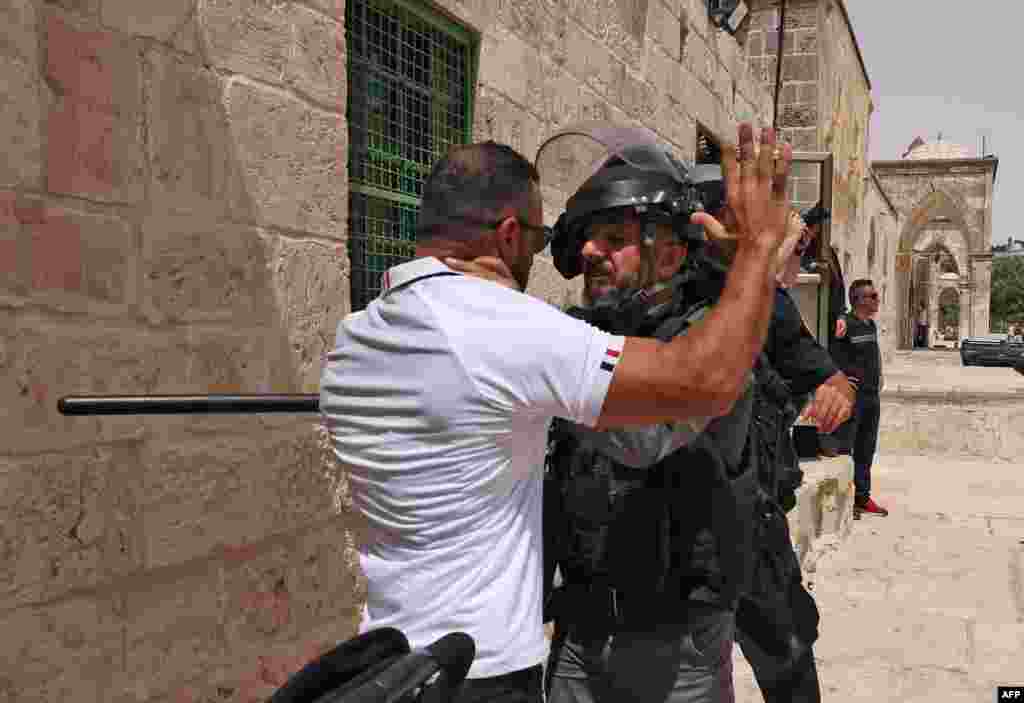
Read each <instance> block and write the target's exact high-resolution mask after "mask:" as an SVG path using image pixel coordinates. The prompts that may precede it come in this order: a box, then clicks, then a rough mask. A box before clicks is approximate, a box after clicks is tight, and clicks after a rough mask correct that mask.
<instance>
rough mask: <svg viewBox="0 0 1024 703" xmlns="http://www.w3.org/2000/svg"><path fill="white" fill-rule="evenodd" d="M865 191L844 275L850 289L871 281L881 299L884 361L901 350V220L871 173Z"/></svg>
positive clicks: (880, 310)
mask: <svg viewBox="0 0 1024 703" xmlns="http://www.w3.org/2000/svg"><path fill="white" fill-rule="evenodd" d="M865 190H866V193H865V196H864V204H863V207H862V208H861V209H860V217H859V220H860V223H859V225H858V228H857V235H856V239H855V242H856V243H855V244H854V245H853V246H851V247H849V248H848V250H847V252H846V253H848V254H850V262H851V265H850V266H848V267H847V270H844V271H843V274H844V277H845V279H846V284H847V286H849V284H850V283H852V282H853V281H855V280H856V279H858V278H869V279H871V280H872V281H874V282H875V287H876V288H877V289H878V292H879V294H880V295H881V297H882V299H881V303H880V308H879V311H878V317H877V318H876V322H877V323H878V329H879V335H880V337H879V344H880V346H881V348H882V356H883V361H885V360H888V359H889V358H891V357H892V354H893V352H894V351H896V349H897V348H899V338H900V334H899V333H900V327H899V325H900V319H899V311H900V307H899V302H898V301H899V300H900V296H899V295H898V292H897V290H896V287H895V285H894V278H895V261H896V248H897V245H898V240H899V228H900V216H899V211H898V210H896V209H895V208H894V207H893V206H892V204H891V202H890V201H889V200H888V198H887V197H886V195H885V193H884V192H883V191H882V189H881V188H880V187H879V184H878V182H877V180H876V179H875V178H874V176H873V175H872V174H871V172H870V171H869V172H868V176H867V178H866V181H865Z"/></svg>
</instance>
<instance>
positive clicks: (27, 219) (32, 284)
mask: <svg viewBox="0 0 1024 703" xmlns="http://www.w3.org/2000/svg"><path fill="white" fill-rule="evenodd" d="M3 201H4V202H5V203H6V205H5V209H6V211H7V213H6V217H4V218H3V220H0V229H3V230H4V231H5V234H4V240H5V241H6V242H8V244H7V246H8V248H9V250H11V251H13V252H14V258H13V259H11V260H9V261H8V262H7V268H8V270H9V275H8V276H5V277H4V280H3V282H2V283H0V290H4V291H6V292H9V293H11V294H13V295H16V296H19V297H26V298H31V299H32V300H33V301H35V302H38V303H41V304H43V305H45V306H47V307H50V308H53V309H57V310H60V311H61V312H86V311H88V312H90V313H94V314H100V315H119V314H121V315H123V314H124V313H125V312H127V311H129V310H130V309H131V308H132V307H133V306H134V304H135V301H136V288H137V286H136V281H135V273H136V270H137V268H136V266H137V258H138V257H137V253H136V247H135V239H134V233H133V231H132V228H131V226H130V225H128V224H127V223H125V222H123V221H121V220H119V219H116V218H113V217H107V216H102V215H95V214H90V213H82V212H74V211H71V210H68V209H65V208H58V207H54V206H51V205H48V204H46V203H45V201H42V200H37V199H34V198H28V197H21V198H19V197H15V196H14V195H13V194H6V195H5V197H3Z"/></svg>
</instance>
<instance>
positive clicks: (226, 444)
mask: <svg viewBox="0 0 1024 703" xmlns="http://www.w3.org/2000/svg"><path fill="white" fill-rule="evenodd" d="M178 4H179V5H180V4H181V3H178ZM110 5H111V6H118V2H112V3H110ZM310 5H311V7H310V8H304V7H297V6H296V7H290V8H288V9H287V10H281V8H277V9H275V8H262V9H260V8H250V9H248V10H246V11H245V12H246V13H248V14H246V15H245V16H244V17H241V18H240V17H239V16H238V15H239V13H240V12H241V11H240V10H239V9H238V8H237V7H235V6H234V5H233V4H230V3H222V2H216V1H215V2H207V3H202V4H201V5H200V6H201V7H202V8H203V9H202V10H201V11H198V10H196V9H195V8H193V9H192V10H188V8H183V9H182V11H181V12H180V13H179V16H178V17H173V18H168V17H167V15H169V14H173V13H172V12H163V13H157V12H154V13H151V14H152V15H153V16H152V17H151V18H150V19H149V20H145V21H144V20H143V19H141V18H143V17H144V16H145V15H146V13H145V12H111V15H110V16H109V17H108V16H106V15H105V16H104V17H103V18H102V19H103V23H104V24H102V25H101V24H100V22H99V19H100V18H98V17H94V16H90V15H89V14H88V11H87V10H83V11H82V12H81V13H74V12H70V11H65V10H63V9H61V8H59V7H56V6H50V5H47V6H45V7H43V8H40V9H37V8H36V5H34V4H30V3H29V2H27V1H26V2H21V3H19V2H14V3H12V4H11V7H12V8H15V9H13V10H12V9H8V10H5V11H0V14H3V13H4V12H6V13H7V15H8V17H7V19H8V20H9V21H7V22H6V26H5V28H4V29H2V30H0V33H3V34H4V36H8V37H9V38H10V41H9V42H7V43H3V42H0V60H4V61H7V62H8V63H10V64H12V65H16V66H17V68H18V70H17V71H14V72H11V73H9V74H8V75H12V76H13V75H20V76H28V77H29V78H26V79H25V80H24V82H23V83H21V82H18V81H20V79H18V81H15V83H16V85H15V83H12V85H14V86H15V87H14V88H12V90H15V91H20V93H19V94H16V95H14V96H13V98H12V104H15V103H16V104H17V105H18V107H17V111H16V112H13V113H12V111H11V110H9V109H8V107H6V106H3V107H0V129H3V130H4V131H5V132H9V133H10V132H15V133H14V134H13V135H12V138H13V141H12V143H14V144H16V145H18V148H15V149H13V151H12V153H13V154H15V155H17V156H18V158H20V159H21V160H22V161H21V162H14V161H11V160H9V161H8V163H7V165H5V166H0V188H2V189H0V232H2V233H3V235H2V236H0V267H2V268H3V269H4V275H3V278H2V279H0V320H2V322H3V330H5V332H4V333H3V335H2V336H0V378H2V379H3V381H4V384H5V385H6V387H7V393H6V397H5V402H4V403H3V405H2V407H0V421H2V422H3V423H4V426H5V427H6V428H7V432H5V442H4V445H3V447H2V449H0V480H2V482H3V488H4V490H3V491H0V495H2V496H3V497H2V498H0V555H2V557H3V558H2V559H0V625H2V626H3V627H4V631H5V632H6V633H7V635H6V636H5V638H4V641H3V643H0V693H8V695H12V696H13V697H14V699H15V700H45V701H62V700H76V701H107V700H129V699H131V700H137V701H148V700H155V699H160V700H174V701H189V700H191V701H200V700H202V701H207V700H217V701H255V700H263V699H264V698H265V697H266V695H267V694H268V693H269V692H270V691H271V690H273V689H274V688H275V687H276V686H277V685H279V684H280V683H282V682H283V681H284V680H285V678H286V677H287V675H288V674H289V673H291V672H292V671H294V670H295V669H297V668H298V667H299V666H301V665H302V663H304V662H305V661H306V660H308V659H309V658H311V657H313V656H315V655H316V654H318V653H319V652H320V651H322V650H323V649H324V648H325V647H328V646H333V644H334V643H335V642H336V641H338V640H340V639H344V638H346V637H349V636H351V635H352V634H353V633H354V631H355V627H356V624H357V618H358V609H359V607H360V606H361V602H362V600H363V585H362V579H361V577H360V576H359V574H358V573H357V572H358V569H357V566H356V558H355V553H354V549H353V544H354V542H353V539H354V537H353V528H354V526H355V523H354V521H353V517H352V514H351V512H350V509H349V505H348V495H347V487H346V481H345V476H344V472H343V471H342V469H341V468H340V467H339V466H337V465H336V464H335V463H334V462H333V457H332V456H331V453H330V448H329V443H328V442H327V440H326V437H325V436H324V435H323V433H322V431H321V430H320V428H319V423H318V422H317V421H316V418H315V417H299V416H231V417H202V416H169V417H152V418H147V417H121V418H68V417H63V416H61V415H59V414H58V413H57V411H56V402H57V399H58V398H59V397H61V396H63V395H70V394H120V393H124V394H141V393H146V394H174V393H221V392H314V391H315V388H316V387H317V385H318V381H319V374H320V367H321V358H322V355H323V354H324V353H325V352H326V350H327V348H328V347H329V345H330V343H331V340H332V339H333V336H334V330H335V328H336V325H337V323H338V321H339V320H340V318H341V316H342V315H343V314H344V313H345V312H347V310H348V300H349V288H348V286H349V278H348V270H347V269H348V260H347V255H346V253H345V250H344V231H343V229H344V220H345V217H346V212H347V197H346V193H345V183H346V180H347V175H346V165H345V162H344V155H345V154H346V151H347V150H346V148H345V140H346V133H345V128H344V80H343V78H344V76H343V75H338V74H337V73H335V72H336V71H338V70H339V69H338V66H339V64H340V61H341V60H343V52H344V42H343V41H341V42H339V41H338V40H337V37H338V35H339V33H341V31H342V30H341V25H340V24H339V23H338V22H337V21H335V20H334V19H332V18H331V17H330V16H329V14H328V13H329V12H330V10H329V9H328V6H327V5H324V8H325V9H323V10H322V11H315V10H314V9H312V8H313V7H316V6H317V5H318V3H316V2H312V3H310ZM83 7H84V5H83ZM126 7H127V6H126ZM106 8H107V4H105V5H104V9H105V10H106ZM259 13H265V14H266V17H263V18H259V17H255V16H254V15H257V14H259ZM261 19H262V20H265V22H264V24H262V25H260V24H259V20H261ZM171 20H173V21H171ZM240 21H241V22H242V23H243V24H246V26H247V27H248V29H250V30H251V29H252V28H253V26H257V25H259V27H260V30H261V31H262V32H263V34H262V35H260V36H257V37H256V39H254V38H253V35H252V34H251V33H250V34H246V33H245V32H239V22H240ZM137 22H138V23H140V24H134V23H137ZM111 25H123V26H115V27H114V29H111ZM37 28H38V31H37ZM341 36H343V34H342V35H341ZM294 37H297V38H298V39H294ZM304 51H305V52H307V53H306V54H303V52H304ZM313 51H325V52H329V51H335V52H338V51H340V52H342V57H341V59H340V60H339V61H333V62H331V61H328V62H326V64H325V63H324V62H316V61H313V60H312V59H311V57H310V56H309V55H308V54H309V53H310V52H313ZM278 64H280V65H278ZM340 65H342V66H343V64H340ZM325 66H326V68H325ZM211 67H215V68H211ZM271 74H273V75H271ZM282 76H283V78H282ZM267 81H270V82H274V81H276V82H278V83H279V85H277V86H275V87H270V86H268V85H267ZM339 83H340V84H341V86H340V87H339V85H338V84H339ZM26 144H27V145H28V146H27V147H26V146H24V145H26ZM32 145H35V146H32ZM339 184H340V185H339ZM0 697H3V696H0ZM165 697H166V698H165Z"/></svg>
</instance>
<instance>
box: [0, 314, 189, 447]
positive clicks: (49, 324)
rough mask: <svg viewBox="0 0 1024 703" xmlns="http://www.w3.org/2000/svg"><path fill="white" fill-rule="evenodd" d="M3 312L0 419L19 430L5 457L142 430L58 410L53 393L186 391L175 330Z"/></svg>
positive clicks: (136, 423) (185, 360)
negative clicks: (3, 395) (3, 397)
mask: <svg viewBox="0 0 1024 703" xmlns="http://www.w3.org/2000/svg"><path fill="white" fill-rule="evenodd" d="M4 317H5V318H6V319H5V320H4V322H5V324H4V325H3V327H2V329H3V333H2V337H0V340H2V341H0V349H2V353H0V379H2V382H3V384H4V385H5V386H6V387H7V388H8V390H9V392H8V394H7V397H8V401H7V402H5V403H4V404H3V405H2V406H0V422H2V423H5V424H6V426H8V427H17V428H18V431H17V432H11V433H9V434H8V436H7V440H6V443H5V451H6V452H7V453H8V454H21V453H43V452H55V451H60V450H64V449H68V448H72V447H76V446H82V445H89V444H93V443H96V442H100V441H114V440H118V439H125V438H132V437H137V436H138V434H139V430H140V428H142V427H144V425H143V424H142V422H141V421H140V420H138V419H134V418H133V419H125V421H124V422H116V421H115V419H114V418H104V419H102V420H101V419H99V418H95V417H68V416H63V415H60V414H59V413H58V412H57V400H58V398H60V397H63V396H66V395H80V394H81V395H93V394H98V395H124V394H134V393H138V394H152V393H154V392H157V391H162V392H171V393H173V392H182V391H184V390H185V389H188V388H189V385H188V376H189V373H188V372H189V362H190V360H189V356H188V353H189V350H188V348H187V347H185V346H184V344H183V343H182V340H181V339H180V338H179V333H176V332H174V331H170V332H164V333H157V332H151V331H144V330H140V329H137V328H133V327H130V326H129V327H125V326H118V325H116V324H105V325H95V324H93V325H90V324H86V323H84V322H83V323H75V322H73V321H53V320H51V319H47V318H43V317H39V316H36V315H34V314H29V313H20V314H18V315H14V314H11V313H6V312H5V313H4Z"/></svg>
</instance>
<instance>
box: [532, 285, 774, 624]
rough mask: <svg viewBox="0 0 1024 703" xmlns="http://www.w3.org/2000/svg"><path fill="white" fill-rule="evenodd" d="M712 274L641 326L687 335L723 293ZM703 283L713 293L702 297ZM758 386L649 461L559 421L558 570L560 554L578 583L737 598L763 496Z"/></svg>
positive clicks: (553, 471)
mask: <svg viewBox="0 0 1024 703" xmlns="http://www.w3.org/2000/svg"><path fill="white" fill-rule="evenodd" d="M710 283H711V285H710V286H709V285H708V284H709V281H708V280H707V279H706V277H704V276H695V277H692V278H690V279H689V280H687V281H686V282H685V284H684V285H681V286H680V287H679V292H678V294H677V295H676V298H675V299H674V300H673V302H672V305H671V307H670V309H669V311H668V312H667V314H666V315H664V317H663V318H662V319H661V320H660V321H659V322H658V323H657V324H656V325H650V324H649V325H648V326H647V328H646V329H637V330H632V331H631V332H632V333H633V334H635V335H636V336H647V337H655V338H658V339H662V340H663V341H668V340H670V339H672V338H673V337H676V336H678V335H680V334H686V332H687V330H688V329H689V327H690V326H692V325H693V324H694V323H695V322H697V321H699V320H700V319H701V318H703V317H704V315H705V314H706V313H707V312H708V310H709V309H710V307H711V305H712V304H713V303H714V302H715V301H716V300H717V297H718V293H719V292H720V290H721V282H717V283H718V285H715V283H716V282H715V281H714V280H712V281H710ZM695 291H703V292H704V293H705V294H704V295H702V296H701V298H700V299H699V301H698V302H696V303H692V301H693V300H694V297H695ZM708 293H710V295H709V294H708ZM688 301H691V304H687V302H688ZM756 392H757V390H756V388H755V386H754V385H751V386H750V387H749V388H748V390H747V392H746V394H745V395H744V397H743V398H742V399H741V400H740V401H738V402H737V403H736V405H735V406H734V409H733V411H732V413H730V415H728V416H726V417H723V418H719V419H718V420H716V421H714V422H713V423H712V424H711V425H709V427H708V428H707V429H706V430H705V432H703V433H701V435H700V436H699V437H698V438H697V439H696V440H695V441H694V442H693V443H692V444H690V445H688V446H686V447H684V448H682V449H680V450H678V451H676V452H675V453H673V454H672V455H670V456H668V457H666V458H665V459H663V460H662V461H661V462H659V463H658V464H656V465H655V466H652V467H650V468H647V469H634V468H630V467H627V466H624V465H622V464H619V463H618V462H616V461H614V460H613V459H611V458H610V457H607V456H605V455H603V454H601V453H600V452H598V451H596V450H594V449H593V448H591V447H588V446H586V444H585V443H583V442H581V441H580V440H579V439H578V438H576V437H575V436H574V435H573V433H572V432H571V430H569V429H567V425H566V424H565V423H564V421H560V420H559V421H556V422H555V425H554V426H553V429H552V434H551V443H550V445H549V462H548V474H547V476H548V481H549V483H548V484H547V485H546V486H545V496H546V503H547V504H546V506H545V511H546V513H545V554H546V559H547V561H548V576H549V577H550V575H551V574H552V573H553V570H554V567H553V566H552V564H553V562H555V561H557V562H558V563H559V564H560V566H561V571H562V573H563V575H564V577H565V579H566V581H567V582H569V583H571V584H579V583H588V584H600V585H604V586H607V587H609V588H612V589H615V590H618V591H623V592H625V593H630V594H638V595H640V596H641V597H643V596H644V595H647V594H650V595H652V596H658V595H667V596H671V597H679V598H687V597H688V596H690V595H691V594H692V593H693V591H694V590H695V589H698V588H700V587H701V586H707V587H710V588H711V590H712V591H713V592H714V593H716V594H717V595H718V598H719V599H720V601H721V602H722V603H724V604H725V605H726V606H729V605H731V604H734V603H735V602H736V599H737V598H738V596H739V594H740V593H741V592H742V591H743V590H744V588H745V586H746V584H747V582H748V580H749V577H750V565H751V552H752V549H753V547H752V539H753V523H754V521H755V520H756V514H757V511H758V501H759V499H760V497H759V494H758V467H757V455H758V452H757V451H755V450H754V448H755V447H756V446H757V440H756V438H755V437H754V433H755V432H756V429H755V426H754V424H753V423H752V422H751V418H752V410H753V405H754V398H755V394H756ZM545 583H550V578H549V579H547V580H546V581H545Z"/></svg>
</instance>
